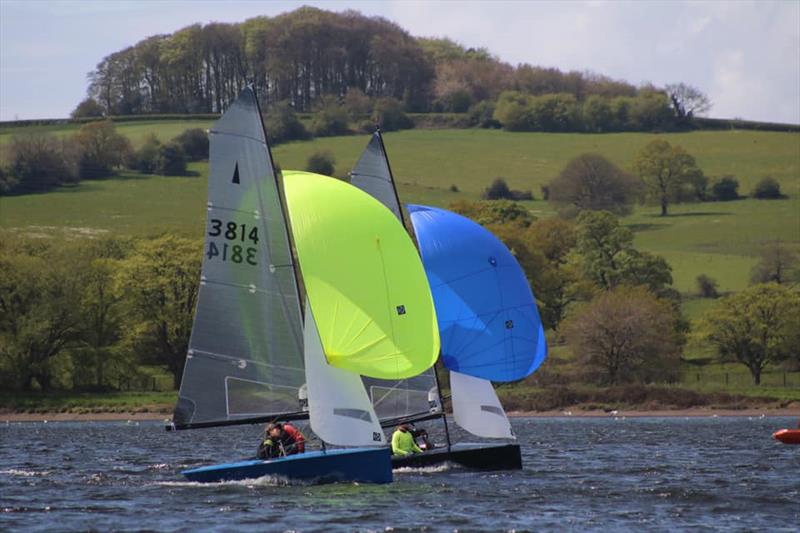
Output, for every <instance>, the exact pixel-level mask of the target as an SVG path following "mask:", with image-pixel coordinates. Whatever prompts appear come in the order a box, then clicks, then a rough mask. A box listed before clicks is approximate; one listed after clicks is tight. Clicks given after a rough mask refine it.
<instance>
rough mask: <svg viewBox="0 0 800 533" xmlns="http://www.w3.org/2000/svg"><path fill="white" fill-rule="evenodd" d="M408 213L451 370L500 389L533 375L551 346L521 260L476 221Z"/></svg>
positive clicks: (434, 211) (413, 209)
mask: <svg viewBox="0 0 800 533" xmlns="http://www.w3.org/2000/svg"><path fill="white" fill-rule="evenodd" d="M408 210H409V213H410V214H411V222H412V224H413V226H414V230H415V231H416V234H417V240H418V242H419V246H420V252H421V254H422V260H423V262H424V264H425V271H426V273H427V275H428V281H429V282H430V287H431V291H432V293H433V296H434V302H435V304H436V314H437V317H438V320H439V331H440V335H441V343H442V361H443V363H444V365H445V366H446V367H447V368H448V369H450V370H454V371H457V372H460V373H463V374H467V375H470V376H473V377H479V378H483V379H487V380H492V381H514V380H518V379H522V378H524V377H525V376H528V375H530V374H531V373H532V372H533V371H534V370H536V368H538V367H539V365H540V364H541V363H542V362H543V361H544V359H545V357H546V355H547V346H546V344H545V337H544V330H543V328H542V323H541V320H540V318H539V312H538V310H537V308H536V302H535V301H534V299H533V293H532V292H531V289H530V285H529V283H528V280H527V279H526V277H525V274H524V272H523V271H522V268H521V267H520V266H519V263H517V260H516V259H515V258H514V256H513V255H512V254H511V252H510V251H509V250H508V248H506V246H505V245H504V244H503V243H502V242H500V241H499V240H498V239H497V238H496V237H495V236H494V235H492V234H491V233H490V232H489V231H488V230H486V229H485V228H483V227H482V226H480V225H478V224H476V223H475V222H473V221H471V220H469V219H468V218H465V217H462V216H460V215H458V214H456V213H452V212H450V211H447V210H444V209H439V208H435V207H426V206H421V205H408Z"/></svg>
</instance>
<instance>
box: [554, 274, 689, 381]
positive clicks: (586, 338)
mask: <svg viewBox="0 0 800 533" xmlns="http://www.w3.org/2000/svg"><path fill="white" fill-rule="evenodd" d="M564 331H565V335H566V339H567V343H568V344H569V345H570V347H571V349H572V352H573V353H574V354H575V356H576V357H578V358H579V360H580V361H582V362H583V363H584V364H586V365H588V366H589V367H590V368H591V369H593V370H596V371H597V372H598V373H599V376H600V377H601V380H602V381H603V382H606V383H610V384H617V383H623V382H631V381H640V380H641V381H645V382H651V381H654V380H664V379H670V378H674V377H676V376H677V372H678V368H679V365H680V348H681V345H682V343H683V340H682V338H681V336H680V334H679V333H677V331H678V328H677V320H676V317H675V314H674V311H673V308H672V307H671V306H670V305H669V304H668V303H666V302H664V301H661V300H659V299H658V298H656V297H655V296H654V295H653V294H651V293H650V292H648V291H647V289H645V288H643V287H638V288H631V287H619V288H616V289H614V290H611V291H607V292H602V293H599V294H598V295H597V296H596V297H595V298H594V299H593V300H592V301H591V302H590V303H589V304H587V305H585V306H583V307H580V308H578V309H576V310H575V311H574V312H573V313H572V314H571V316H570V317H569V318H568V319H567V322H566V323H565V325H564Z"/></svg>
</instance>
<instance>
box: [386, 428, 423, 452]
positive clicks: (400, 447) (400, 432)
mask: <svg viewBox="0 0 800 533" xmlns="http://www.w3.org/2000/svg"><path fill="white" fill-rule="evenodd" d="M412 431H413V428H412V427H411V425H410V424H400V425H399V426H397V429H396V430H395V432H394V433H393V434H392V455H398V456H404V455H411V454H414V453H422V450H421V449H420V447H419V446H417V443H416V441H415V440H414V434H413V433H412Z"/></svg>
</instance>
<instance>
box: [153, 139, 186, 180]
mask: <svg viewBox="0 0 800 533" xmlns="http://www.w3.org/2000/svg"><path fill="white" fill-rule="evenodd" d="M158 171H159V172H160V173H161V174H163V175H165V176H184V175H185V174H186V155H185V154H184V152H183V148H181V145H180V144H178V143H176V142H175V141H170V142H168V143H167V144H165V145H163V146H161V147H160V148H159V149H158Z"/></svg>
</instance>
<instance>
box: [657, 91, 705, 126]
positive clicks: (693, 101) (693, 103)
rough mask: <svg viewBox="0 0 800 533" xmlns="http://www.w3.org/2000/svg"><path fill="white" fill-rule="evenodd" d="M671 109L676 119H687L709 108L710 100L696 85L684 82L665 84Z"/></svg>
mask: <svg viewBox="0 0 800 533" xmlns="http://www.w3.org/2000/svg"><path fill="white" fill-rule="evenodd" d="M666 89H667V94H669V99H670V102H671V103H672V111H673V112H674V113H675V117H676V118H678V119H681V120H683V119H689V120H691V119H692V117H694V116H695V115H702V114H703V113H705V112H706V111H708V110H709V109H711V100H710V99H709V98H708V96H706V95H705V94H703V93H702V92H701V91H700V90H699V89H697V88H696V87H692V86H691V85H687V84H685V83H672V84H670V85H667V87H666Z"/></svg>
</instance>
